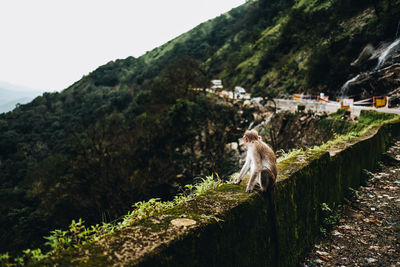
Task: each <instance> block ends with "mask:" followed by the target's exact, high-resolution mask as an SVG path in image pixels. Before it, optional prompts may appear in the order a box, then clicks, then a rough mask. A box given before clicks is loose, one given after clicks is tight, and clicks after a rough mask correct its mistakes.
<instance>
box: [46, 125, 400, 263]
mask: <svg viewBox="0 0 400 267" xmlns="http://www.w3.org/2000/svg"><path fill="white" fill-rule="evenodd" d="M398 137H400V123H392V124H386V125H383V126H381V127H380V128H376V129H374V130H371V131H370V132H369V133H368V134H366V135H364V136H363V137H360V138H358V139H357V140H353V141H351V142H346V143H345V142H343V143H338V144H336V145H335V146H334V147H330V148H329V149H328V150H327V151H321V150H316V151H314V152H307V153H303V154H300V155H298V156H296V157H292V158H289V159H287V160H285V161H282V162H281V163H280V164H279V172H280V173H279V177H278V183H277V186H276V193H275V201H276V207H277V209H276V211H277V212H276V214H277V218H276V222H277V224H275V223H274V222H275V220H274V216H273V215H274V212H273V210H274V209H273V208H272V205H271V203H270V201H269V198H268V197H267V195H263V194H260V193H253V194H247V193H245V192H244V188H243V186H244V185H242V186H235V185H230V184H226V185H223V186H221V187H219V188H218V189H217V190H215V191H212V192H210V193H208V194H207V195H205V196H202V197H199V198H198V199H195V200H192V201H189V202H186V203H184V204H183V205H181V206H178V207H176V208H174V209H172V210H170V211H168V212H166V213H165V214H163V215H160V216H157V217H152V218H148V219H145V220H142V221H141V222H139V223H137V224H135V225H132V226H130V227H127V228H125V229H124V230H122V231H119V232H117V233H114V234H112V235H110V236H107V237H106V238H104V239H102V240H100V241H99V242H96V243H94V244H90V245H87V246H84V247H82V248H79V249H76V250H73V251H66V252H63V253H62V254H59V255H57V256H54V257H53V258H52V259H51V261H49V262H47V264H48V265H52V266H53V265H54V264H58V265H59V266H71V265H76V266H100V265H101V266H296V264H297V262H298V261H299V259H300V258H301V257H302V255H303V254H304V253H305V252H306V251H307V250H308V249H309V248H310V247H311V246H312V244H313V243H314V241H315V240H316V238H317V237H318V236H319V234H320V225H321V220H322V218H321V216H322V215H321V204H322V203H327V204H328V205H329V206H332V205H333V204H334V203H336V204H338V203H340V202H341V201H342V200H343V198H344V196H345V195H346V193H347V192H348V188H349V187H352V188H356V187H358V186H359V185H360V177H361V171H362V169H369V170H370V169H373V168H374V167H375V164H376V162H377V160H378V159H379V157H380V155H381V154H382V153H383V152H384V151H385V149H386V147H387V145H388V143H389V141H390V140H391V139H392V138H398ZM172 221H173V223H171V222H172ZM180 221H181V222H182V225H181V226H179V223H178V224H176V222H180ZM185 222H186V223H185ZM187 222H189V223H187ZM41 265H43V262H42V263H41Z"/></svg>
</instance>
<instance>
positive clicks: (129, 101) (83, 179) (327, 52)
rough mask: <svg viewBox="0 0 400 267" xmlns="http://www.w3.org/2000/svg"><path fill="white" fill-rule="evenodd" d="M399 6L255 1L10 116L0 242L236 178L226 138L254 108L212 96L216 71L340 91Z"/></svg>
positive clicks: (20, 240) (4, 247)
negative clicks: (211, 178)
mask: <svg viewBox="0 0 400 267" xmlns="http://www.w3.org/2000/svg"><path fill="white" fill-rule="evenodd" d="M399 14H400V1H398V0H397V1H393V0H382V1H374V0H368V1H366V0H300V1H294V0H259V1H248V2H247V3H246V4H244V5H243V6H240V7H238V8H235V9H233V10H231V11H230V12H228V13H226V14H223V15H221V16H219V17H217V18H215V19H213V20H210V21H207V22H205V23H203V24H201V25H199V26H198V27H196V28H194V29H193V30H191V31H189V32H187V33H185V34H182V35H181V36H179V37H177V38H175V39H174V40H171V41H170V42H168V43H166V44H164V45H163V46H161V47H158V48H156V49H154V50H152V51H150V52H148V53H146V54H145V55H143V56H141V57H139V58H133V57H129V58H126V59H119V60H116V61H113V62H109V63H107V64H105V65H103V66H101V67H99V68H98V69H96V70H94V71H93V72H92V73H90V74H88V75H86V76H84V77H83V78H82V79H81V80H79V81H77V82H76V83H75V84H73V85H71V86H70V87H69V88H67V89H65V90H64V91H62V92H60V93H45V94H44V95H43V96H41V97H38V98H36V99H35V100H33V101H32V102H31V103H29V104H26V105H21V106H20V107H18V108H16V109H15V110H14V111H13V112H9V113H5V114H0V213H1V217H0V236H1V238H0V252H3V251H16V250H19V249H23V248H27V247H30V246H37V245H39V244H42V242H43V240H42V239H41V237H42V236H44V235H46V234H47V233H48V232H49V231H50V230H52V229H55V228H63V227H66V226H67V225H69V223H70V221H71V220H72V219H75V218H80V217H81V218H83V219H84V220H86V221H87V222H88V223H96V222H101V221H102V220H103V221H109V220H113V219H115V218H118V216H120V215H121V214H123V213H124V212H126V211H127V210H128V209H129V208H130V206H131V205H132V203H133V202H134V201H137V200H142V199H146V198H149V197H163V198H168V197H169V196H170V195H171V193H174V192H176V191H177V190H178V189H179V186H182V185H184V184H185V183H187V182H189V181H192V180H193V179H194V177H197V176H199V175H204V174H210V173H219V174H220V175H221V176H222V175H224V174H229V173H230V172H232V171H234V170H235V169H236V168H237V164H238V161H237V158H235V157H232V156H231V154H230V151H229V150H227V148H226V146H225V145H226V144H227V143H229V142H232V141H235V140H236V139H237V138H238V137H239V136H240V135H241V134H242V132H241V130H242V129H244V128H245V127H246V126H247V125H248V123H249V121H250V120H251V116H250V115H249V114H250V113H249V112H248V110H240V107H239V106H238V105H237V104H233V103H231V102H229V101H224V100H221V99H219V98H217V97H215V96H213V95H209V94H206V92H205V90H204V89H205V88H207V87H209V86H210V84H209V81H210V80H211V79H222V80H223V83H224V86H225V88H226V89H228V90H231V89H233V87H234V86H236V85H239V86H243V87H245V88H247V89H250V90H251V91H252V92H253V93H254V95H263V96H265V95H277V94H287V93H293V92H305V91H307V92H320V91H321V90H323V91H325V92H327V93H330V94H336V92H337V91H338V89H339V88H340V86H341V85H342V84H343V83H344V82H345V81H346V80H347V78H348V76H349V75H350V74H351V73H352V72H358V71H359V70H358V69H357V67H352V66H351V65H350V63H351V62H352V61H354V60H355V59H356V58H357V57H358V55H359V53H360V52H361V50H362V48H363V47H364V46H365V45H366V44H368V43H372V44H374V45H376V44H378V43H380V42H381V41H385V40H386V41H390V40H393V39H394V38H395V35H396V30H397V25H398V18H399V17H400V16H399ZM127 34H128V33H127Z"/></svg>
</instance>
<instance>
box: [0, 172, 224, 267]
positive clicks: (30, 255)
mask: <svg viewBox="0 0 400 267" xmlns="http://www.w3.org/2000/svg"><path fill="white" fill-rule="evenodd" d="M222 184H223V182H222V181H221V180H215V179H214V176H213V175H212V176H208V177H206V178H203V179H202V181H201V182H200V183H197V184H189V185H186V186H185V188H186V189H187V190H186V191H183V192H182V193H179V194H178V195H176V196H175V197H174V199H173V200H171V201H161V200H160V199H159V198H152V199H150V200H148V201H139V202H136V203H135V204H133V205H132V207H133V208H134V209H133V210H132V211H130V212H128V213H127V214H126V215H125V216H123V217H122V218H121V219H119V220H115V221H113V222H111V223H105V222H103V223H102V224H101V225H99V224H96V225H91V226H89V227H87V226H85V224H84V221H83V220H82V219H79V220H78V221H75V220H72V222H71V224H70V225H69V228H68V229H67V230H54V231H51V232H50V233H51V235H50V236H46V237H45V239H47V240H48V241H47V242H46V243H45V244H46V245H48V246H50V248H51V249H50V250H49V251H48V252H46V253H44V254H43V252H42V251H41V249H40V248H38V249H35V250H30V249H26V250H23V254H22V256H18V257H15V258H14V260H12V258H11V257H10V256H9V255H8V253H4V254H1V255H0V263H1V264H2V266H3V265H4V266H21V265H24V263H38V262H40V261H41V260H43V259H46V258H49V257H50V256H51V255H54V254H55V253H59V252H61V251H63V250H67V249H70V248H77V247H80V246H82V245H85V244H89V243H91V242H95V241H98V240H100V239H101V238H104V237H105V236H106V235H109V234H112V233H114V232H115V231H118V230H120V229H122V228H124V227H126V226H129V225H132V224H133V223H135V222H137V221H140V220H142V219H145V218H148V217H151V216H154V215H157V214H160V213H162V212H164V211H167V210H169V209H172V208H174V207H176V206H178V205H180V204H182V203H184V202H185V201H188V200H190V199H193V198H195V197H198V196H200V195H203V194H205V193H206V192H208V191H210V190H212V189H215V188H217V187H219V186H220V185H222ZM211 217H212V216H211ZM211 217H210V218H211ZM213 219H215V220H220V219H218V218H216V217H213Z"/></svg>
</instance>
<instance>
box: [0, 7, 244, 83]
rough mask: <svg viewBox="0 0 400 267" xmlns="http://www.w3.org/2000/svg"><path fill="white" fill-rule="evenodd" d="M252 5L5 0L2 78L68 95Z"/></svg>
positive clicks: (0, 20)
mask: <svg viewBox="0 0 400 267" xmlns="http://www.w3.org/2000/svg"><path fill="white" fill-rule="evenodd" d="M244 2H245V0H141V1H139V0H1V1H0V81H7V82H10V83H13V84H18V85H24V86H28V87H31V88H37V89H40V90H43V91H55V90H58V91H59V90H62V89H65V88H66V87H68V86H69V85H71V84H72V83H74V82H75V81H77V80H79V79H80V78H82V76H83V75H86V74H88V73H89V72H91V71H93V70H94V69H96V68H97V67H98V66H100V65H103V64H105V63H107V62H108V61H110V60H115V59H118V58H126V57H128V56H134V57H138V56H140V55H142V54H144V53H145V52H146V51H149V50H152V49H153V48H155V47H157V46H160V45H162V44H164V43H165V42H167V41H169V40H171V39H173V38H175V37H177V36H178V35H180V34H182V33H184V32H186V31H188V30H190V29H192V28H194V27H195V26H197V25H198V24H200V23H201V22H204V21H206V20H208V19H211V18H214V17H216V16H218V15H220V14H221V13H224V12H227V11H229V10H230V9H232V8H233V7H236V6H239V5H241V4H243V3H244Z"/></svg>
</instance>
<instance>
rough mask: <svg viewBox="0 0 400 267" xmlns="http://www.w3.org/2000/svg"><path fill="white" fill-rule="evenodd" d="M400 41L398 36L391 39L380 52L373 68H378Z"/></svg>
mask: <svg viewBox="0 0 400 267" xmlns="http://www.w3.org/2000/svg"><path fill="white" fill-rule="evenodd" d="M399 43H400V38H397V39H396V40H394V41H393V43H391V44H390V45H389V46H388V47H387V48H386V49H385V51H383V52H382V54H381V55H380V56H379V59H378V64H377V65H376V67H375V69H379V68H380V67H382V65H383V64H384V63H385V61H386V59H387V58H388V56H389V54H390V52H391V51H392V50H393V48H395V47H396V46H397V45H398V44H399Z"/></svg>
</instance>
